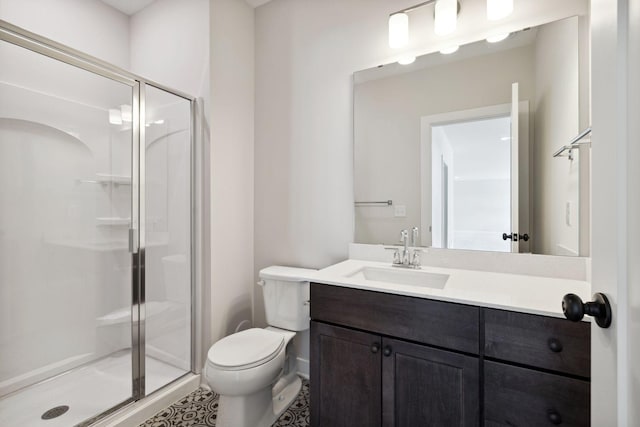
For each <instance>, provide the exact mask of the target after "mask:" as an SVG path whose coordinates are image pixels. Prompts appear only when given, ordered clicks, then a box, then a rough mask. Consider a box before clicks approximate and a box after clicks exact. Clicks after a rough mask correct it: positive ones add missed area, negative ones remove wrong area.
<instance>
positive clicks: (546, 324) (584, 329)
mask: <svg viewBox="0 0 640 427" xmlns="http://www.w3.org/2000/svg"><path fill="white" fill-rule="evenodd" d="M484 323H485V348H484V351H485V356H486V357H491V358H496V359H500V360H506V361H510V362H515V363H521V364H523V365H529V366H535V367H539V368H544V369H549V370H553V371H558V372H564V373H568V374H573V375H579V376H582V377H589V376H590V368H591V343H590V339H591V327H590V324H589V323H586V322H577V323H574V322H569V321H568V320H564V319H556V318H552V317H545V316H534V315H531V314H522V313H514V312H510V311H502V310H489V309H485V312H484Z"/></svg>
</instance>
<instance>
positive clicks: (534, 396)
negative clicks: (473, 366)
mask: <svg viewBox="0 0 640 427" xmlns="http://www.w3.org/2000/svg"><path fill="white" fill-rule="evenodd" d="M484 369H485V371H484V372H485V386H484V390H485V403H484V408H485V409H484V418H485V426H487V427H493V426H518V427H527V426H531V427H542V426H553V425H562V426H577V427H585V426H588V425H589V423H590V403H589V402H590V389H589V385H590V384H589V382H588V381H583V380H576V379H572V378H567V377H563V376H560V375H554V374H547V373H543V372H539V371H535V370H533V369H527V368H519V367H515V366H509V365H505V364H501V363H497V362H485V365H484Z"/></svg>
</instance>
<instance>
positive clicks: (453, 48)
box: [440, 45, 460, 55]
mask: <svg viewBox="0 0 640 427" xmlns="http://www.w3.org/2000/svg"><path fill="white" fill-rule="evenodd" d="M458 49H460V46H457V45H456V46H448V47H445V48H444V49H440V53H441V54H443V55H450V54H452V53H454V52H457V51H458Z"/></svg>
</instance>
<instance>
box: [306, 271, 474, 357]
mask: <svg viewBox="0 0 640 427" xmlns="http://www.w3.org/2000/svg"><path fill="white" fill-rule="evenodd" d="M311 318H312V319H313V320H321V321H324V322H329V323H335V324H339V325H344V326H349V327H352V328H357V329H363V330H367V331H371V332H377V333H379V334H383V335H388V336H392V337H396V338H404V339H408V340H411V341H417V342H420V343H425V344H431V345H435V346H440V347H446V348H449V349H453V350H459V351H464V352H467V353H473V354H478V352H479V346H480V344H479V335H480V334H479V318H480V309H479V308H478V307H471V306H467V305H461V304H451V303H446V302H441V301H432V300H426V299H422V298H413V297H406V296H401V295H393V294H385V293H382V292H371V291H363V290H359V289H350V288H344V287H341V286H331V285H322V284H318V283H312V284H311Z"/></svg>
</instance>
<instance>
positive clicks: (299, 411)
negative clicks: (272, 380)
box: [140, 380, 309, 427]
mask: <svg viewBox="0 0 640 427" xmlns="http://www.w3.org/2000/svg"><path fill="white" fill-rule="evenodd" d="M217 414H218V395H217V394H215V393H214V392H212V391H210V390H207V389H204V388H199V389H198V390H196V391H194V392H193V393H191V394H189V395H188V396H186V397H184V398H183V399H181V400H179V401H178V402H176V403H174V404H173V405H171V406H170V407H168V408H167V409H165V410H163V411H161V412H159V413H158V414H156V415H155V416H154V417H153V418H150V419H148V420H147V421H145V422H144V423H143V424H141V425H140V427H215V425H216V416H217ZM284 426H295V427H308V426H309V381H307V380H302V390H301V391H300V394H298V397H297V398H296V400H294V402H293V403H292V404H291V406H289V408H288V409H287V410H286V411H285V413H284V414H282V416H280V418H279V419H278V421H276V423H275V424H274V425H273V427H284Z"/></svg>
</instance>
